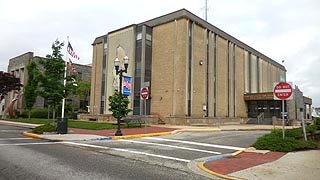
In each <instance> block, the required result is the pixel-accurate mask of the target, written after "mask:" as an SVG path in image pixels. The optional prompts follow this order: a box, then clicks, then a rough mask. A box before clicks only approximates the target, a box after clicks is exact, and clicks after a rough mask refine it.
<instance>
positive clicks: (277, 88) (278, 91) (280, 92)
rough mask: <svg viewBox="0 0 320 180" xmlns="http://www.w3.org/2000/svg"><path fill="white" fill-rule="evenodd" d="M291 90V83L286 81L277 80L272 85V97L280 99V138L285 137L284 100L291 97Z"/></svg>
mask: <svg viewBox="0 0 320 180" xmlns="http://www.w3.org/2000/svg"><path fill="white" fill-rule="evenodd" d="M292 91H293V90H292V85H291V84H289V83H287V82H277V83H274V85H273V99H274V100H281V101H282V138H284V137H285V128H284V114H285V112H284V100H289V99H292Z"/></svg>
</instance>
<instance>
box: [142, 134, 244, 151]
mask: <svg viewBox="0 0 320 180" xmlns="http://www.w3.org/2000/svg"><path fill="white" fill-rule="evenodd" d="M144 139H151V140H157V141H168V142H178V143H184V144H192V145H198V146H206V147H214V148H221V149H231V150H244V149H245V148H241V147H234V146H224V145H218V144H208V143H199V142H192V141H183V140H177V139H165V138H158V137H144Z"/></svg>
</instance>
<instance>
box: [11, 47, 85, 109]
mask: <svg viewBox="0 0 320 180" xmlns="http://www.w3.org/2000/svg"><path fill="white" fill-rule="evenodd" d="M41 59H44V57H39V56H34V53H33V52H27V53H25V54H22V55H19V56H17V57H14V58H12V59H10V60H9V65H8V72H9V73H11V74H14V76H15V77H18V78H20V81H21V84H22V85H25V84H26V83H27V80H28V71H27V65H28V64H29V63H30V62H31V61H35V62H39V61H40V60H41ZM73 66H74V68H75V69H76V72H77V75H78V77H79V78H80V79H81V80H84V81H88V82H89V81H90V80H91V77H90V76H91V66H88V65H81V64H75V63H73ZM38 68H39V70H40V71H43V69H41V66H38ZM21 92H23V89H22V91H21ZM17 95H18V94H15V93H13V92H10V93H8V95H7V97H6V103H5V107H7V106H8V105H9V104H10V102H11V101H12V99H14V98H15V97H18V98H19V99H18V100H17V102H16V103H15V104H14V110H16V111H19V112H22V111H23V110H24V109H25V102H24V95H23V93H22V94H21V95H20V96H17ZM85 101H86V102H80V99H79V97H77V96H70V97H68V98H67V102H69V103H72V106H73V107H76V108H80V106H83V107H82V108H86V106H87V105H88V102H89V97H88V99H87V100H85ZM47 107H48V104H47V101H46V100H45V99H44V98H42V97H40V96H38V97H37V100H36V102H35V104H34V107H33V108H36V109H42V108H47Z"/></svg>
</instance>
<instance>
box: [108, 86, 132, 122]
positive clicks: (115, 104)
mask: <svg viewBox="0 0 320 180" xmlns="http://www.w3.org/2000/svg"><path fill="white" fill-rule="evenodd" d="M120 96H121V103H120V106H119V101H120V98H119V97H120ZM120 96H119V92H118V90H115V91H114V94H113V95H112V96H109V98H108V100H109V106H110V108H109V111H111V112H112V116H113V117H114V118H116V119H121V118H123V117H125V116H126V115H128V113H129V112H131V111H132V110H131V109H129V108H128V105H129V99H128V97H127V96H124V95H123V94H121V95H120Z"/></svg>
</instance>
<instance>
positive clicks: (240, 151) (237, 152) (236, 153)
mask: <svg viewBox="0 0 320 180" xmlns="http://www.w3.org/2000/svg"><path fill="white" fill-rule="evenodd" d="M243 151H244V150H239V151H236V152H234V153H232V156H236V155H238V154H240V153H242V152H243Z"/></svg>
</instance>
